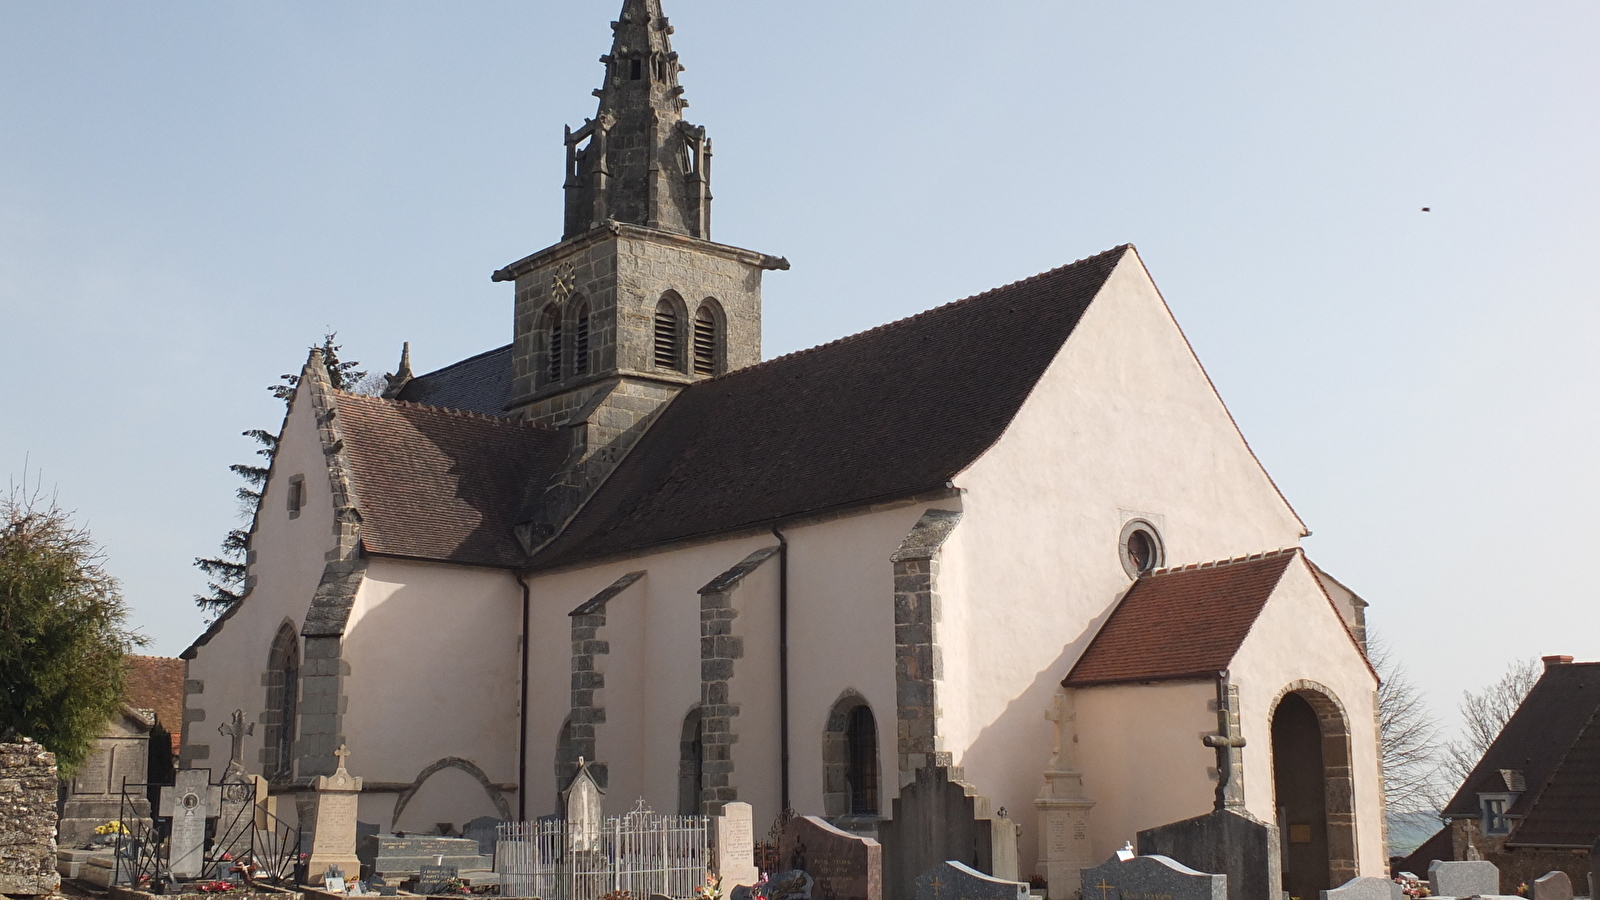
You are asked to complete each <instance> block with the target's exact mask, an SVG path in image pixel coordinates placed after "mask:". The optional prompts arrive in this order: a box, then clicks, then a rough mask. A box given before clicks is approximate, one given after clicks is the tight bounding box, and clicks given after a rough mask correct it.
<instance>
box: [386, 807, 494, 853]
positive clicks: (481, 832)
mask: <svg viewBox="0 0 1600 900" xmlns="http://www.w3.org/2000/svg"><path fill="white" fill-rule="evenodd" d="M503 824H505V823H504V820H502V819H496V818H495V817H494V816H479V817H478V818H476V819H473V820H472V821H471V822H468V823H467V824H465V825H463V826H462V827H461V836H462V837H463V838H466V839H467V840H471V841H477V842H478V853H480V854H482V855H484V856H487V857H489V858H490V859H493V858H494V846H495V844H498V843H499V842H500V826H501V825H503ZM374 833H376V832H374Z"/></svg>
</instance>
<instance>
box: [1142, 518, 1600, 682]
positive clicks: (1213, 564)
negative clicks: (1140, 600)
mask: <svg viewBox="0 0 1600 900" xmlns="http://www.w3.org/2000/svg"><path fill="white" fill-rule="evenodd" d="M1300 549H1301V548H1299V547H1279V548H1278V549H1276V550H1262V551H1260V552H1258V553H1251V554H1248V555H1245V556H1234V557H1230V558H1227V559H1210V560H1205V561H1204V562H1192V563H1186V564H1184V565H1181V566H1167V567H1165V568H1161V569H1156V570H1154V571H1152V572H1150V573H1148V574H1147V575H1145V576H1144V577H1146V578H1154V577H1156V576H1159V575H1176V574H1177V573H1179V572H1194V571H1196V570H1199V569H1216V568H1221V567H1222V566H1232V565H1237V564H1239V563H1244V562H1260V561H1261V560H1264V559H1277V558H1278V557H1280V556H1284V555H1287V554H1291V553H1299V552H1300ZM1595 665H1600V663H1596V664H1595Z"/></svg>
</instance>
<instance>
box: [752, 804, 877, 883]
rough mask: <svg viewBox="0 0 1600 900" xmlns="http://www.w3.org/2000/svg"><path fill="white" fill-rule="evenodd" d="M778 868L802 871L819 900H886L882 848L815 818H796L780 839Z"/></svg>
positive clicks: (869, 840)
mask: <svg viewBox="0 0 1600 900" xmlns="http://www.w3.org/2000/svg"><path fill="white" fill-rule="evenodd" d="M778 860H779V865H782V866H787V867H789V868H791V869H803V870H805V872H806V873H807V874H809V875H810V876H811V877H812V878H813V879H815V881H816V888H815V890H814V891H813V892H812V896H813V897H815V898H817V900H883V847H882V845H880V844H879V843H878V842H877V841H875V840H873V839H872V838H864V837H858V836H857V835H853V834H851V833H849V832H847V831H841V830H839V829H838V828H835V827H833V826H832V825H829V824H828V823H827V822H825V821H823V820H822V819H819V818H817V817H816V816H795V817H794V818H792V819H790V820H789V822H788V824H787V825H785V826H784V827H783V834H781V835H780V836H779V837H778Z"/></svg>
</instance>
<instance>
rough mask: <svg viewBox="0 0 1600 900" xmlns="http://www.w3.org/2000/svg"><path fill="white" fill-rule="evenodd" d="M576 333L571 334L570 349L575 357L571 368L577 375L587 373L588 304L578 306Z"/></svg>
mask: <svg viewBox="0 0 1600 900" xmlns="http://www.w3.org/2000/svg"><path fill="white" fill-rule="evenodd" d="M575 318H576V320H577V321H576V322H575V323H574V325H575V326H576V327H575V329H574V330H575V331H576V334H574V335H573V341H572V350H573V355H574V356H575V357H576V359H575V360H574V361H573V370H574V371H576V372H577V374H579V375H587V374H589V304H587V303H585V304H582V305H581V306H579V307H578V313H577V316H576V317H575Z"/></svg>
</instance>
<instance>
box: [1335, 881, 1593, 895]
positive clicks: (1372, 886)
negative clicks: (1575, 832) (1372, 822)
mask: <svg viewBox="0 0 1600 900" xmlns="http://www.w3.org/2000/svg"><path fill="white" fill-rule="evenodd" d="M1319 896H1320V900H1405V896H1406V892H1405V889H1404V888H1402V887H1400V885H1399V883H1397V882H1395V881H1391V880H1390V879H1388V878H1376V877H1370V876H1369V877H1366V878H1352V879H1350V880H1349V881H1346V882H1345V883H1344V884H1341V885H1339V886H1338V887H1336V888H1334V889H1333V890H1331V891H1321V892H1319ZM1567 900H1572V898H1571V897H1568V898H1567Z"/></svg>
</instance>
